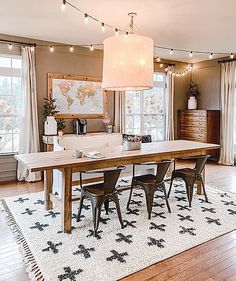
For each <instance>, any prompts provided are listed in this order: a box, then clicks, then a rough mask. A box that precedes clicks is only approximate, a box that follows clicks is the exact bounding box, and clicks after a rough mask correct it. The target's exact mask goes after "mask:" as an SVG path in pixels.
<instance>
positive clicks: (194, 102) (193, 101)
mask: <svg viewBox="0 0 236 281" xmlns="http://www.w3.org/2000/svg"><path fill="white" fill-rule="evenodd" d="M188 109H197V100H196V98H195V97H190V98H189V100H188Z"/></svg>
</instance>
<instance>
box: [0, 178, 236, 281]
mask: <svg viewBox="0 0 236 281" xmlns="http://www.w3.org/2000/svg"><path fill="white" fill-rule="evenodd" d="M122 183H126V184H129V182H128V179H122V182H121V184H122ZM207 191H208V197H209V203H206V202H205V201H204V196H199V195H197V194H195V196H194V198H193V203H192V208H189V207H188V203H187V200H186V194H185V189H184V188H183V183H182V182H175V184H174V188H173V191H172V194H171V197H170V206H171V210H172V213H168V212H167V208H166V206H165V202H164V200H163V194H162V193H161V192H160V191H157V192H156V194H155V199H154V205H153V213H152V219H151V220H148V219H147V210H146V204H145V197H144V194H143V191H142V190H139V189H138V190H135V192H134V195H133V198H132V199H133V200H132V201H131V210H129V211H127V210H126V203H127V199H128V194H129V191H125V192H123V193H121V194H120V195H119V198H120V205H121V211H122V216H123V221H124V225H125V228H124V229H121V228H120V224H119V221H118V218H117V213H116V210H115V208H114V205H113V204H112V203H111V204H110V213H109V215H106V214H105V212H104V210H103V211H102V219H101V222H100V226H99V231H98V236H97V237H93V221H92V214H91V207H90V201H89V200H87V201H85V204H84V208H83V210H82V217H81V221H80V222H78V223H76V215H77V209H78V205H77V204H74V206H73V216H72V218H73V230H72V232H71V233H70V234H65V233H63V232H62V231H61V213H60V211H59V210H56V209H53V210H50V211H46V210H44V206H43V203H44V201H43V193H42V192H39V193H32V194H26V195H23V196H16V197H10V198H5V199H3V200H1V201H2V209H3V212H4V213H5V217H6V219H7V221H8V225H9V226H10V228H11V229H12V231H13V232H14V234H15V237H16V240H17V241H18V242H19V244H20V245H21V249H22V255H23V257H24V260H25V263H26V265H27V270H28V274H29V276H30V278H31V279H32V280H45V281H56V280H59V281H63V280H70V281H75V280H81V281H83V280H89V281H90V280H91V281H92V280H99V281H100V280H103V281H108V280H109V281H111V280H118V279H120V278H122V277H125V276H127V275H129V274H132V273H134V272H136V271H139V270H141V269H143V268H145V267H148V266H150V265H152V264H154V263H157V262H159V261H162V260H164V259H166V258H168V257H171V256H173V255H176V254H178V253H180V252H183V251H185V250H187V249H190V248H192V247H194V246H196V245H199V244H201V243H204V242H206V241H208V240H211V239H213V238H215V237H218V236H220V235H222V234H225V233H227V232H230V231H232V230H234V229H236V194H231V193H226V192H222V191H220V190H218V189H214V188H210V187H207ZM74 192H75V193H79V192H80V189H79V187H74Z"/></svg>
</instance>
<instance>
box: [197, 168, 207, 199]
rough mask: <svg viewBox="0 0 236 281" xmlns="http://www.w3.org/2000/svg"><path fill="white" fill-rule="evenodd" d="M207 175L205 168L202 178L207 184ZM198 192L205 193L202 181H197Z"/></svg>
mask: <svg viewBox="0 0 236 281" xmlns="http://www.w3.org/2000/svg"><path fill="white" fill-rule="evenodd" d="M205 177H206V170H205V168H204V169H203V171H202V179H203V182H204V184H205ZM197 194H199V195H203V194H204V191H203V187H202V183H201V182H200V181H198V182H197Z"/></svg>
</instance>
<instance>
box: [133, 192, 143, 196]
mask: <svg viewBox="0 0 236 281" xmlns="http://www.w3.org/2000/svg"><path fill="white" fill-rule="evenodd" d="M133 196H134V197H143V194H142V193H137V192H134V194H133Z"/></svg>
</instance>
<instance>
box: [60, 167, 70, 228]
mask: <svg viewBox="0 0 236 281" xmlns="http://www.w3.org/2000/svg"><path fill="white" fill-rule="evenodd" d="M71 220H72V169H71V168H65V169H64V171H63V172H62V229H63V231H64V232H67V233H68V232H70V231H71Z"/></svg>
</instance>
